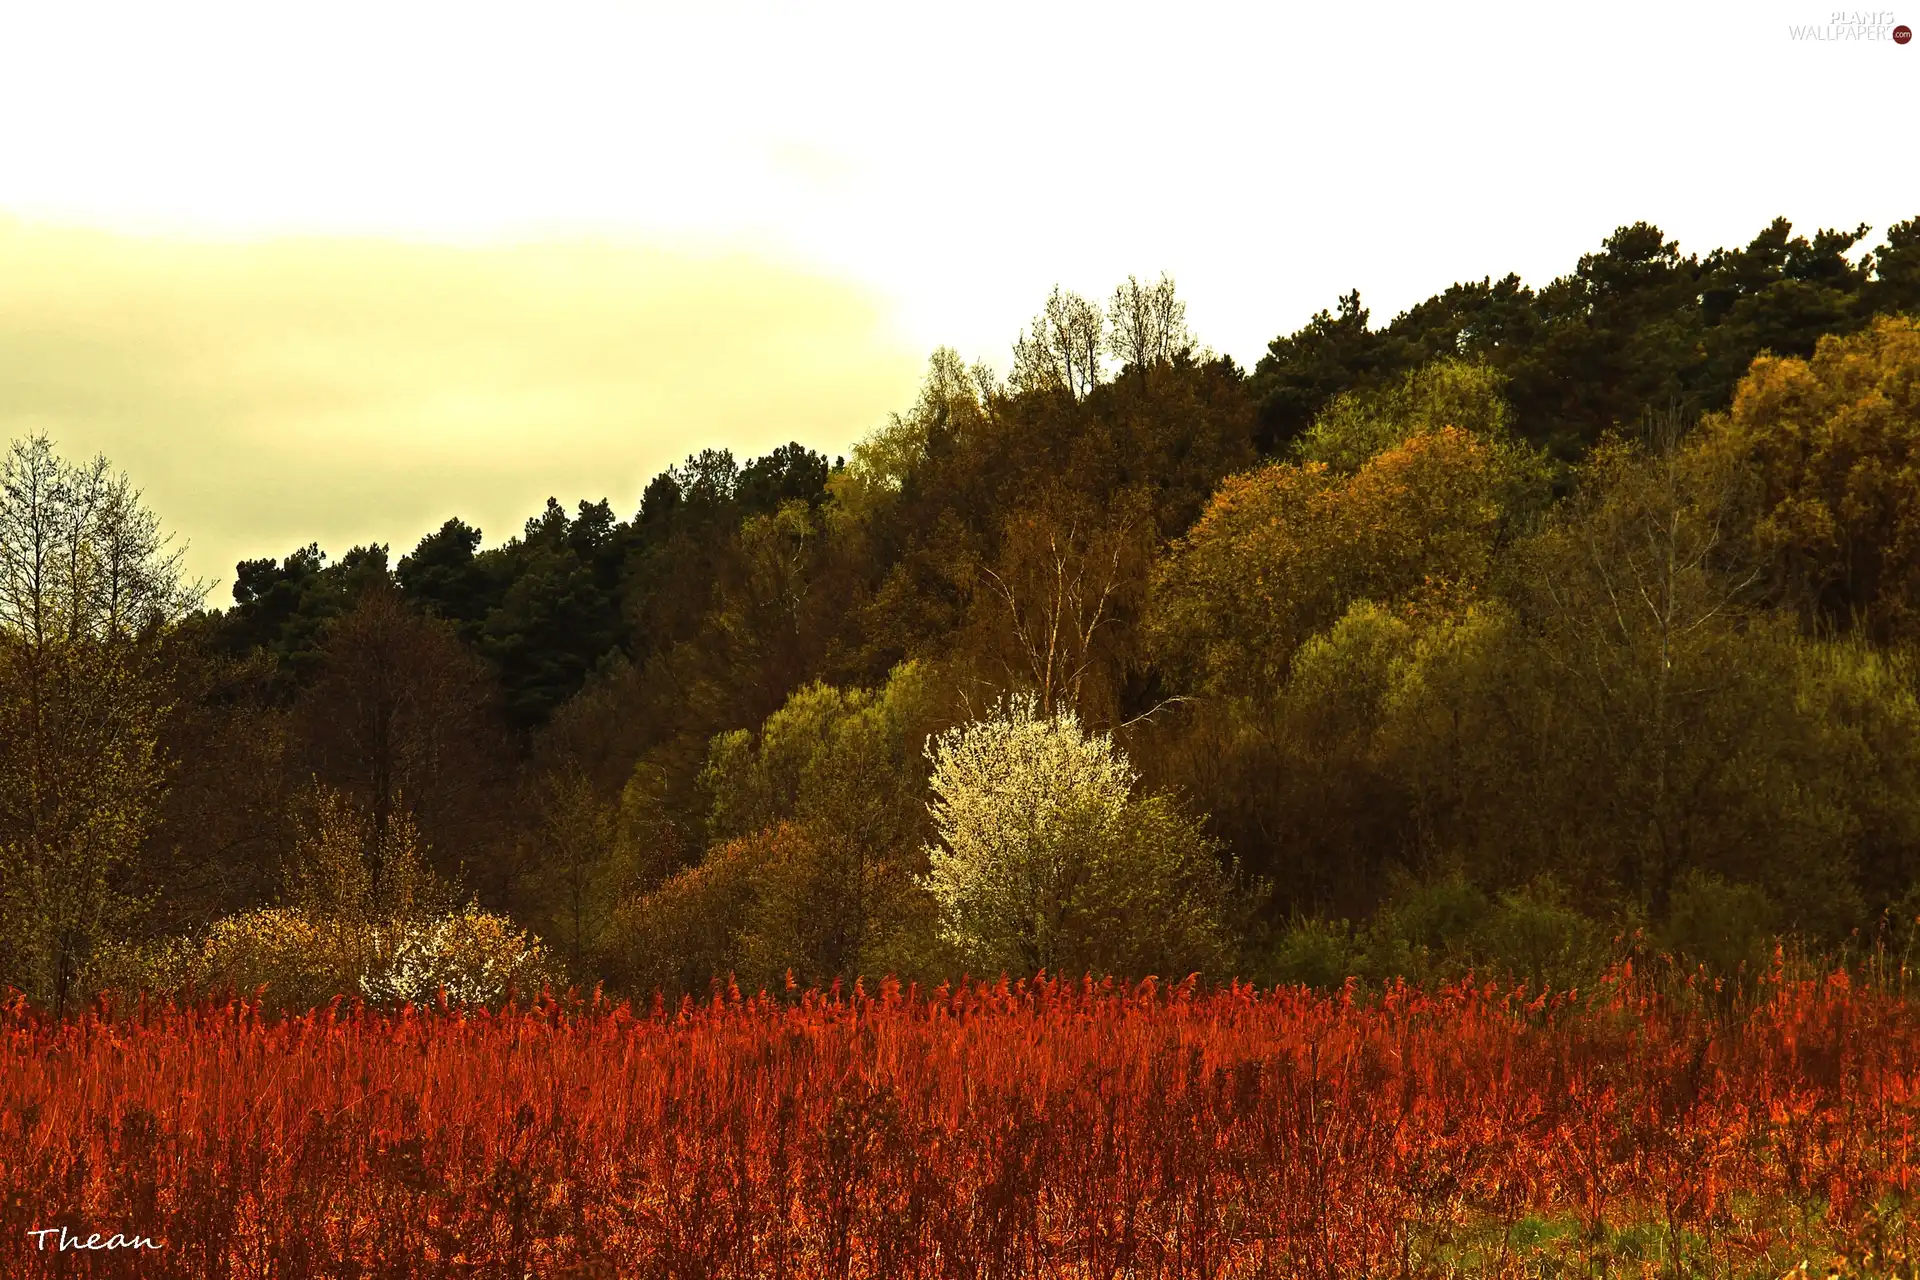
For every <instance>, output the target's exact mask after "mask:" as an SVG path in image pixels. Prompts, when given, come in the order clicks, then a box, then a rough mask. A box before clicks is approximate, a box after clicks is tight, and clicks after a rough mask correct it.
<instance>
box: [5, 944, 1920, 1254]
mask: <svg viewBox="0 0 1920 1280" xmlns="http://www.w3.org/2000/svg"><path fill="white" fill-rule="evenodd" d="M1650 991H1651V989H1650V987H1649V986H1648V984H1645V983H1642V982H1639V981H1636V980H1635V979H1633V978H1632V976H1631V974H1630V973H1625V974H1622V975H1620V976H1618V977H1617V978H1616V979H1615V980H1613V981H1612V982H1610V983H1609V984H1608V985H1607V986H1606V987H1604V988H1603V989H1601V990H1599V991H1596V992H1593V993H1582V994H1579V995H1577V996H1568V997H1556V998H1553V999H1541V998H1534V999H1529V998H1527V997H1526V996H1524V995H1515V994H1511V993H1501V992H1497V991H1493V990H1490V989H1473V988H1466V987H1462V988H1456V989H1451V990H1447V991H1443V992H1439V993H1434V994H1426V993H1421V992H1418V991H1414V990H1406V989H1403V990H1397V991H1391V992H1389V993H1387V994H1386V995H1385V996H1384V997H1381V998H1377V999H1372V1000H1367V1001H1356V1000H1353V999H1351V998H1346V997H1339V996H1335V997H1323V996H1315V995H1312V994H1308V993H1305V992H1302V991H1294V990H1281V991H1276V992H1257V991H1254V990H1251V989H1245V988H1235V989H1232V990H1226V991H1220V992H1217V993H1214V994H1206V995H1201V994H1196V993H1195V992H1194V991H1193V990H1192V989H1190V988H1174V989H1171V990H1166V989H1161V990H1156V989H1155V988H1154V987H1153V986H1152V985H1151V984H1150V983H1149V984H1148V985H1147V986H1144V987H1141V988H1137V989H1127V988H1115V987H1112V986H1095V985H1092V984H1085V983H1067V982H1040V983H1032V984H1017V985H1015V986H1013V987H1011V988H1009V987H1007V986H1006V985H1004V984H1002V985H1000V986H998V987H994V988H987V987H974V988H962V989H960V990H958V991H948V990H944V989H943V990H941V991H939V992H936V993H934V994H932V995H930V996H928V995H919V994H915V993H912V992H902V991H899V990H898V989H896V988H895V987H894V986H893V985H892V984H888V985H887V986H885V987H884V988H883V989H882V990H881V991H879V992H878V993H877V994H871V995H869V994H867V993H865V992H864V991H861V990H859V989H856V990H855V991H854V992H853V993H851V994H850V995H848V996H845V997H844V998H843V997H838V996H835V995H832V994H820V993H809V994H805V995H802V996H793V997H789V998H778V997H765V996H763V997H760V998H758V999H747V1000H742V999H740V998H739V996H738V995H737V994H725V995H721V996H718V997H716V998H715V999H714V1000H713V1001H711V1002H710V1003H708V1004H705V1005H700V1006H689V1005H683V1006H682V1007H681V1008H680V1009H679V1010H678V1011H661V1010H658V1009H656V1010H655V1011H653V1012H651V1013H647V1012H640V1013H635V1012H634V1011H632V1010H630V1009H629V1008H627V1007H626V1006H624V1005H622V1006H606V1005H602V1004H599V1003H597V1002H596V1003H577V1002H576V1003H575V1004H573V1005H564V1004H561V1003H557V1002H554V1001H551V1000H545V1001H542V1002H541V1003H540V1004H539V1005H537V1006H534V1007H530V1008H520V1009H509V1010H508V1011H506V1012H502V1013H491V1014H489V1013H484V1012H465V1013H462V1012H459V1011H454V1012H442V1011H431V1010H430V1011H416V1010H412V1009H408V1010H403V1011H401V1012H399V1013H378V1012H373V1011H367V1010H362V1009H350V1010H341V1009H337V1008H336V1009H334V1010H331V1011H329V1010H321V1011H319V1012H317V1013H315V1014H311V1015H309V1016H306V1017H301V1018H295V1019H288V1020H279V1021H269V1020H264V1019H262V1018H261V1017H260V1015H259V1014H258V1012H257V1010H256V1009H254V1008H253V1007H251V1006H249V1005H247V1004H245V1003H241V1002H234V1003H229V1004H226V1005H217V1006H205V1007H200V1008H195V1009H187V1010H178V1009H172V1008H167V1009H149V1010H143V1011H140V1012H137V1013H135V1014H132V1015H131V1016H124V1017H117V1018H105V1017H101V1016H98V1015H95V1016H89V1017H87V1018H83V1019H80V1020H77V1021H68V1022H66V1023H64V1024H61V1023H55V1022H52V1021H50V1020H48V1019H46V1018H44V1017H42V1016H41V1015H38V1014H35V1013H32V1012H30V1011H28V1010H27V1009H25V1007H24V1006H21V1005H16V1006H15V1007H14V1008H13V1009H12V1010H11V1011H8V1012H4V1013H0V1036H3V1037H4V1045H5V1050H4V1058H0V1226H4V1231H5V1235H4V1239H0V1275H5V1276H7V1277H14V1276H21V1277H26V1276H37V1275H55V1274H61V1275H115V1276H141V1277H162V1276H241V1277H307V1276H315V1277H318V1276H325V1277H355V1276H361V1277H366V1276H423V1277H431V1276H502V1277H521V1276H528V1275H532V1276H588V1275H592V1276H659V1277H668V1276H672V1277H734V1276H738V1277H749V1276H751V1277H762V1276H769V1277H781V1276H791V1277H816V1276H824V1277H843V1276H863V1277H864V1276H872V1277H890V1278H891V1277H902V1278H907V1277H934V1276H940V1277H947V1276H952V1277H963V1276H964V1277H1000V1276H1008V1277H1011V1276H1061V1277H1066V1276H1071V1277H1094V1276H1097V1277H1148V1276H1183V1277H1185V1276H1191V1277H1226V1276H1311V1277H1355V1276H1372V1275H1382V1276H1388V1275H1447V1274H1470V1275H1483V1274H1484V1275H1516V1276H1518V1275H1588V1274H1622V1275H1636V1276H1637V1275H1641V1274H1684V1275H1702V1276H1704V1275H1769V1276H1778V1275H1780V1274H1782V1273H1783V1272H1784V1271H1786V1270H1787V1269H1788V1268H1789V1267H1790V1266H1792V1265H1793V1264H1795V1263H1797V1262H1798V1261H1799V1260H1800V1259H1801V1258H1802V1257H1807V1258H1810V1259H1811V1263H1810V1265H1811V1274H1814V1275H1823V1274H1827V1271H1828V1268H1829V1267H1831V1266H1835V1265H1841V1266H1842V1269H1843V1270H1845V1271H1846V1272H1847V1273H1849V1274H1853V1273H1861V1272H1862V1269H1863V1268H1864V1273H1865V1274H1875V1275H1889V1274H1896V1273H1897V1274H1899V1275H1902V1276H1905V1275H1908V1274H1910V1273H1909V1272H1908V1270H1907V1269H1906V1262H1905V1254H1904V1250H1905V1247H1906V1215H1905V1205H1906V1203H1907V1197H1908V1195H1909V1192H1910V1189H1911V1188H1912V1186H1913V1185H1914V1173H1915V1146H1914V1138H1915V1120H1916V1115H1920V1089H1917V1086H1920V1018H1917V1017H1916V1016H1915V1011H1914V1009H1915V1007H1914V1006H1913V1005H1910V1004H1909V1003H1907V1002H1906V1001H1905V1000H1903V999H1900V998H1898V997H1894V996H1890V995H1885V994H1881V993H1878V992H1874V991H1866V990H1861V989H1857V988H1855V987H1852V986H1850V985H1849V984H1848V982H1847V980H1846V979H1845V977H1844V976H1842V975H1836V976H1834V977H1832V978H1829V979H1827V980H1826V981H1824V982H1806V983H1790V982H1786V981H1782V980H1778V979H1776V980H1775V981H1774V982H1773V983H1772V984H1770V985H1768V986H1767V987H1765V988H1764V989H1763V991H1762V993H1761V994H1760V995H1759V996H1758V997H1757V998H1755V1000H1754V1001H1753V1002H1752V1005H1751V1007H1750V1008H1747V1009H1745V1010H1743V1012H1741V1013H1740V1014H1739V1015H1738V1016H1737V1017H1735V1016H1725V1015H1723V1016H1716V1015H1715V1014H1714V1013H1713V1012H1712V1011H1711V1010H1712V1007H1713V1001H1711V1000H1710V999H1697V1000H1694V999H1685V998H1681V999H1668V998H1663V997H1659V996H1656V995H1654V994H1651V993H1650ZM1686 994H1687V993H1685V992H1682V997H1684V996H1685V995H1686ZM62 1225H64V1226H66V1227H68V1228H69V1230H70V1232H71V1233H72V1234H71V1238H72V1239H74V1240H80V1239H84V1238H85V1237H86V1236H87V1235H89V1234H91V1233H98V1234H99V1235H100V1237H101V1238H102V1240H105V1239H106V1238H107V1237H108V1236H109V1235H110V1234H111V1233H115V1232H118V1233H123V1235H131V1234H136V1233H137V1234H142V1235H145V1236H148V1237H151V1238H152V1239H153V1241H154V1242H155V1243H157V1244H159V1245H161V1247H160V1248H157V1249H141V1250H137V1251H136V1250H129V1249H119V1250H114V1251H107V1250H97V1251H94V1252H91V1253H83V1252H77V1251H73V1250H69V1251H67V1252H64V1253H63V1252H60V1251H59V1250H58V1248H57V1245H58V1241H59V1237H58V1235H57V1234H55V1235H53V1236H40V1237H36V1236H33V1235H29V1234H27V1233H29V1232H32V1231H36V1230H44V1229H47V1228H55V1227H60V1226H62ZM36 1240H40V1241H43V1242H44V1243H45V1244H46V1246H47V1247H45V1248H36V1245H35V1241H36ZM1869 1255H1870V1256H1869ZM1843 1257H1844V1259H1846V1261H1845V1262H1844V1264H1842V1263H1841V1261H1840V1260H1841V1259H1842V1258H1843Z"/></svg>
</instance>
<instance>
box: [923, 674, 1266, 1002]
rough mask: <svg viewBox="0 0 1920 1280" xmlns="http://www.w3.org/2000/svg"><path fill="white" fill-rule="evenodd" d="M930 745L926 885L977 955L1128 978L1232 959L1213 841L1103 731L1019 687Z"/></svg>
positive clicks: (952, 928) (1018, 966)
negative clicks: (1048, 708)
mask: <svg viewBox="0 0 1920 1280" xmlns="http://www.w3.org/2000/svg"><path fill="white" fill-rule="evenodd" d="M927 754H928V756H929V758H930V759H931V760H932V761H933V776H932V779H931V786H932V789H933V794H934V800H933V803H932V805H931V809H932V811H933V819H934V826H935V828H936V830H937V832H938V834H939V841H940V842H939V844H938V845H936V846H934V847H932V848H930V849H929V850H928V851H927V860H928V863H929V864H930V866H931V868H932V870H931V872H930V873H929V874H928V876H927V877H926V880H925V882H924V883H925V886H926V888H927V889H928V891H929V892H931V893H932V895H933V897H934V899H935V900H936V901H937V902H938V903H939V907H940V915H941V929H942V932H943V934H944V936H945V938H946V939H947V941H949V942H951V943H952V944H954V945H955V946H956V947H958V948H959V949H960V950H961V951H962V952H963V953H964V954H965V955H966V956H967V957H968V958H969V959H970V960H972V961H973V962H975V963H984V964H986V965H988V966H990V967H1003V968H1006V969H1008V970H1011V971H1013V972H1023V971H1024V972H1031V971H1033V970H1035V969H1043V968H1044V969H1061V968H1063V967H1064V968H1066V969H1069V970H1080V969H1084V968H1088V967H1091V968H1096V969H1100V970H1102V971H1105V972H1118V973H1133V974H1140V973H1146V972H1150V971H1158V972H1161V973H1171V972H1174V971H1176V970H1177V971H1178V972H1180V973H1186V972H1189V971H1191V970H1194V969H1214V968H1218V967H1221V966H1222V965H1223V964H1224V962H1226V961H1227V959H1228V950H1229V949H1228V944H1227V938H1226V934H1227V931H1226V929H1225V928H1224V926H1223V923H1222V916H1223V911H1224V907H1225V897H1226V887H1227V883H1226V876H1225V875H1224V873H1223V871H1222V868H1221V866H1220V864H1219V861H1218V859H1217V857H1216V854H1215V849H1214V846H1213V845H1212V844H1211V842H1209V841H1208V840H1207V839H1206V838H1205V837H1204V836H1203V835H1202V834H1201V832H1200V830H1199V828H1198V826H1197V825H1196V824H1195V823H1193V822H1192V821H1191V820H1189V819H1188V818H1186V817H1185V816H1184V815H1183V814H1181V813H1180V812H1179V811H1178V809H1177V808H1176V807H1175V806H1174V805H1173V803H1172V802H1171V801H1170V800H1168V798H1167V797H1165V796H1161V795H1152V796H1147V797H1144V798H1143V797H1136V796H1134V795H1133V786H1134V782H1135V774H1134V772H1133V769H1132V767H1131V766H1130V765H1129V764H1128V763H1127V758H1126V756H1125V755H1124V754H1123V753H1122V752H1121V751H1120V750H1119V749H1118V748H1117V747H1115V746H1114V743H1113V739H1112V738H1111V737H1110V736H1109V735H1107V734H1089V733H1087V732H1086V731H1085V730H1083V729H1082V728H1081V726H1080V721H1079V718H1078V717H1077V716H1075V715H1074V713H1073V712H1071V711H1058V712H1055V713H1053V714H1050V715H1043V714H1042V713H1041V712H1040V710H1039V708H1038V705H1037V703H1036V701H1035V700H1034V699H1033V698H1032V697H1031V696H1026V697H1016V698H1014V699H1013V700H1012V701H1011V702H1009V703H1008V704H1007V705H1006V706H1004V707H1003V708H1001V709H999V710H998V711H996V712H995V714H993V715H991V716H989V717H988V718H987V719H985V720H980V721H976V722H974V723H972V724H964V725H960V726H957V727H956V728H953V729H950V730H948V731H947V732H946V733H943V734H940V735H939V736H938V737H936V738H934V739H932V740H931V741H930V742H929V743H928V744H927Z"/></svg>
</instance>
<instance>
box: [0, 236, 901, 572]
mask: <svg viewBox="0 0 1920 1280" xmlns="http://www.w3.org/2000/svg"><path fill="white" fill-rule="evenodd" d="M0 281H4V282H5V287H4V288H0V437H5V436H13V435H19V434H22V433H23V432H26V431H31V430H36V429H39V430H45V431H46V432H47V433H48V434H49V435H51V436H53V437H54V439H55V440H56V441H57V442H58V443H59V445H60V446H61V449H62V451H63V452H65V453H67V454H69V455H72V456H80V455H90V454H92V453H94V452H104V453H105V454H106V455H107V456H108V457H109V458H111V459H112V460H113V461H114V462H115V463H116V464H118V465H119V466H121V467H123V468H125V469H126V470H127V471H128V472H130V473H131V474H132V476H133V478H134V481H135V483H136V484H138V485H140V486H141V487H142V488H144V489H145V491H146V493H147V497H148V499H149V502H150V503H151V505H152V506H153V507H154V508H155V509H156V510H157V511H159V512H160V513H161V515H162V517H163V518H164V520H165V521H166V523H167V524H168V526H169V527H171V528H174V529H176V530H179V531H180V533H181V534H182V535H183V536H185V537H186V538H188V539H189V540H190V543H191V545H190V548H189V564H190V566H191V569H192V571H193V572H194V573H195V574H197V575H201V576H204V577H207V578H209V579H213V580H216V581H218V582H220V583H222V584H224V582H225V581H226V580H228V579H229V578H230V576H231V571H232V567H233V564H234V562H235V561H236V560H238V559H241V558H243V557H249V556H258V555H279V554H284V553H285V552H287V551H289V550H291V549H293V548H294V547H296V546H300V545H304V544H305V543H307V542H309V541H314V540H317V541H319V543H320V544H321V546H322V547H323V548H327V549H328V550H330V551H331V552H332V554H334V555H336V556H337V555H339V554H340V553H341V552H342V551H344V550H346V548H347V547H348V546H349V545H351V544H352V543H355V542H365V541H377V542H387V543H390V544H391V545H392V547H393V549H394V553H395V555H399V554H400V553H402V552H404V551H407V550H410V549H411V548H412V546H413V544H414V542H415V541H416V540H417V539H418V538H419V537H420V535H421V534H422V533H424V532H426V531H428V530H430V529H432V528H434V527H437V526H438V525H439V523H440V522H441V521H442V520H444V519H446V517H448V516H450V515H459V516H461V517H463V518H464V519H466V520H468V521H470V522H472V523H475V524H478V525H479V526H480V527H481V528H482V529H483V530H484V531H485V533H486V535H487V540H488V542H489V543H493V542H498V541H499V540H501V539H502V538H504V537H506V536H508V535H510V534H512V533H515V532H518V530H519V528H520V526H521V524H522V522H523V521H524V520H525V518H526V517H527V516H528V515H531V514H533V512H534V511H535V510H536V509H537V508H538V506H539V504H540V503H541V502H542V501H544V499H545V497H546V495H548V494H554V495H556V496H558V497H560V498H561V500H562V501H564V502H567V503H568V504H569V505H571V504H572V502H573V501H574V500H576V499H578V498H581V497H590V498H599V497H608V498H611V499H612V500H613V502H614V504H615V506H616V508H617V509H618V510H620V512H621V513H622V514H623V515H624V514H630V513H631V511H632V510H633V509H635V508H636V507H637V506H638V503H639V497H640V492H641V489H642V487H643V486H644V485H645V483H646V481H647V480H648V479H649V478H650V477H651V476H652V475H653V474H655V473H656V472H657V471H659V470H660V469H661V468H662V467H664V466H666V465H668V464H670V463H673V462H677V461H679V460H680V459H681V458H682V457H684V456H685V455H686V454H687V453H688V452H689V451H691V450H694V449H698V448H702V447H706V446H726V447H731V448H732V449H733V450H734V451H735V453H736V454H737V455H739V456H741V457H742V459H743V460H744V458H745V456H746V455H748V454H752V453H758V452H764V451H765V450H766V449H769V448H772V447H774V446H776V445H779V444H784V443H786V442H787V441H788V440H792V439H798V440H801V441H803V442H806V443H808V444H810V445H812V446H814V447H817V448H823V449H836V448H837V449H842V450H844V449H845V448H846V447H848V445H850V444H851V442H852V441H853V440H855V439H857V438H858V437H859V435H860V434H862V433H863V432H864V431H865V430H867V429H869V428H870V427H871V426H872V425H874V424H875V423H876V422H877V421H878V419H879V417H880V416H881V415H882V414H883V413H884V412H885V409H886V408H887V407H888V406H892V405H897V404H902V403H905V402H906V401H907V400H908V399H910V397H911V396H912V393H913V390H914V386H915V384H916V381H917V378H918V375H919V371H920V368H921V365H922V363H923V360H924V357H923V355H922V353H919V352H917V351H913V350H909V349H908V348H907V347H905V346H904V345H903V344H901V343H900V342H899V341H898V340H897V339H896V338H895V337H894V336H893V335H892V334H891V332H890V330H889V329H888V327H887V326H886V324H885V323H884V318H883V315H882V312H881V309H880V308H879V306H878V305H877V304H876V302H875V300H874V299H873V298H872V297H871V296H868V295H867V294H866V293H865V292H863V291H862V290H861V289H859V288H858V287H857V286H854V285H852V284H849V283H847V282H845V281H834V280H830V279H826V278H822V277H820V276H818V275H813V274H808V273H805V272H801V271H797V270H794V269H792V268H790V267H782V266H779V265H775V264H773V263H770V262H768V261H765V260H761V259H756V258H754V257H751V256H747V255H744V254H732V255H724V256H698V255H693V254H688V253H678V254H676V253H668V252H664V251H659V250H647V249H641V248H633V247H622V246H620V245H617V244H606V243H602V244H588V243H574V244H569V245H558V246H556V245H531V246H522V247H488V248H476V247H471V246H468V247H450V246H432V245H417V244H415V245H409V244H401V243H397V242H393V241H378V240H340V239H335V240H316V239H302V240H296V239H284V240H272V241H265V242H260V243H253V244H245V243H222V242H197V243H196V242H185V241H182V240H179V239H177V238H176V239H166V240H148V239H139V238H133V237H127V236H120V235H112V234H107V233H102V232H96V231H74V230H68V229H48V228H44V227H32V226H22V225H20V224H19V223H17V222H14V223H9V222H7V221H4V220H0ZM224 594H225V593H224V585H222V586H220V587H217V588H216V590H215V593H214V596H213V597H212V599H213V601H214V602H215V603H223V602H224Z"/></svg>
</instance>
